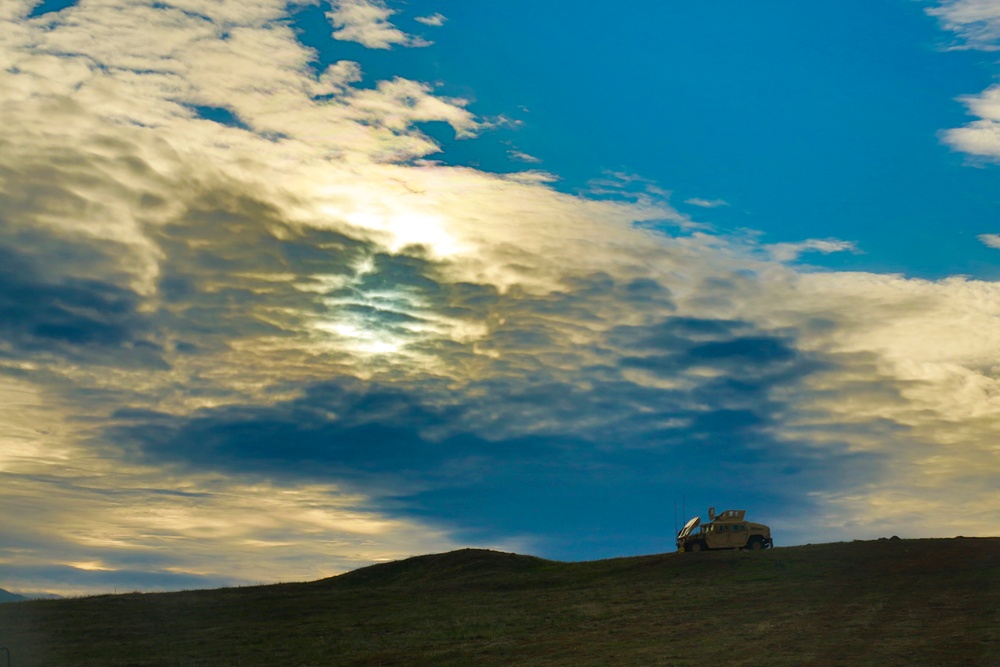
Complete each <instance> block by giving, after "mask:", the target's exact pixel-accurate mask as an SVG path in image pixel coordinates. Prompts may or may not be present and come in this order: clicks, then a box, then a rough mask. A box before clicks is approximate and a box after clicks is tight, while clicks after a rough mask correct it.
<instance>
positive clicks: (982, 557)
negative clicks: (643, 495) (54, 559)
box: [0, 538, 1000, 667]
mask: <svg viewBox="0 0 1000 667" xmlns="http://www.w3.org/2000/svg"><path fill="white" fill-rule="evenodd" d="M998 605H1000V538H956V539H941V540H881V541H871V542H851V543H837V544H823V545H808V546H801V547H786V548H778V549H771V550H768V551H763V552H755V553H748V552H719V553H706V554H663V555H654V556H641V557H634V558H618V559H611V560H603V561H593V562H585V563H561V562H555V561H547V560H542V559H539V558H533V557H529V556H518V555H515V554H502V553H497V552H490V551H482V550H461V551H455V552H451V553H447V554H439V555H433V556H420V557H417V558H411V559H408V560H405V561H397V562H394V563H387V564H382V565H375V566H372V567H368V568H364V569H361V570H357V571H354V572H350V573H347V574H345V575H341V576H339V577H333V578H331V579H325V580H321V581H316V582H311V583H302V584H279V585H273V586H258V587H249V588H230V589H219V590H210V591H187V592H179V593H149V594H141V593H133V594H127V595H104V596H96V597H89V598H79V599H69V600H38V601H28V602H15V603H9V604H4V605H0V645H5V646H7V647H8V648H9V649H10V651H11V655H12V658H13V660H12V664H13V666H14V667H33V666H39V667H40V666H45V667H50V666H51V667H56V666H69V665H73V666H76V667H88V666H91V665H94V666H96V665H100V666H102V667H112V666H119V667H124V666H126V665H128V666H131V667H139V666H143V667H153V666H168V665H170V666H173V665H184V666H185V667H187V666H197V665H212V666H216V665H219V666H224V665H288V666H300V667H304V666H306V665H324V666H325V665H344V666H348V665H358V666H360V665H366V666H367V665H370V666H372V667H375V666H378V665H381V666H382V667H390V666H391V665H463V666H464V665H538V666H542V665H574V666H576V665H602V666H604V665H643V666H646V665H705V664H722V665H879V666H885V665H951V664H961V665H998V664H1000V629H998V621H1000V619H998V618H997V610H998Z"/></svg>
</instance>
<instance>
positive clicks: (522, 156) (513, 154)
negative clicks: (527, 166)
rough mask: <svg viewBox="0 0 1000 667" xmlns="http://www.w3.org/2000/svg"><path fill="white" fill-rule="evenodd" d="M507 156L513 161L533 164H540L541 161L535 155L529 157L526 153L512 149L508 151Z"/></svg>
mask: <svg viewBox="0 0 1000 667" xmlns="http://www.w3.org/2000/svg"><path fill="white" fill-rule="evenodd" d="M507 155H508V156H510V159H511V160H517V161H518V162H530V163H532V164H538V163H540V162H541V160H540V159H539V158H537V157H535V156H534V155H528V154H527V153H525V152H524V151H519V150H514V149H511V150H509V151H507Z"/></svg>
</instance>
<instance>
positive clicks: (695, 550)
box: [687, 542, 705, 554]
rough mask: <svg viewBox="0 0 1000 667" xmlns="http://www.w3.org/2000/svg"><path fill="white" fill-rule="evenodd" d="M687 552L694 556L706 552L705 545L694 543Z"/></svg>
mask: <svg viewBox="0 0 1000 667" xmlns="http://www.w3.org/2000/svg"><path fill="white" fill-rule="evenodd" d="M687 550H688V551H690V552H691V553H693V554H696V553H698V552H699V551H704V550H705V545H704V544H702V543H701V542H692V543H691V544H690V545H689V546H688V548H687Z"/></svg>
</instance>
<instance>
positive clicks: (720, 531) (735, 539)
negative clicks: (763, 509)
mask: <svg viewBox="0 0 1000 667" xmlns="http://www.w3.org/2000/svg"><path fill="white" fill-rule="evenodd" d="M745 516H746V510H726V511H725V512H723V513H722V514H719V515H718V516H716V514H715V508H714V507H709V508H708V520H709V523H707V524H705V525H703V526H700V524H701V517H697V516H696V517H695V518H693V519H691V520H690V521H688V522H687V523H686V524H684V528H682V529H681V531H680V532H679V533H677V550H678V551H689V552H694V551H710V550H714V549H750V550H752V551H756V550H758V549H770V548H771V547H773V546H774V541H773V540H772V539H771V529H770V528H768V527H767V526H765V525H764V524H762V523H754V522H753V521H746V520H745V519H744V517H745ZM696 528H697V529H698V530H697V531H696V530H695V529H696Z"/></svg>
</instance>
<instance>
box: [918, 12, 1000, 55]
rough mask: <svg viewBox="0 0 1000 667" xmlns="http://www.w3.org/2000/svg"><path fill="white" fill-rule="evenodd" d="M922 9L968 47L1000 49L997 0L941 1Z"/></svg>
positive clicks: (999, 17)
mask: <svg viewBox="0 0 1000 667" xmlns="http://www.w3.org/2000/svg"><path fill="white" fill-rule="evenodd" d="M925 11H926V12H927V13H928V14H930V15H931V16H936V17H938V18H939V19H940V20H941V22H942V24H943V27H944V28H945V29H946V30H950V31H952V32H955V33H957V34H958V35H959V37H961V38H962V40H964V42H965V46H966V47H967V48H974V49H980V50H985V51H995V50H996V49H997V48H1000V45H998V43H997V41H998V39H1000V5H998V3H997V2H996V0H944V1H943V2H941V3H940V5H939V6H937V7H929V8H928V9H927V10H925Z"/></svg>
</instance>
